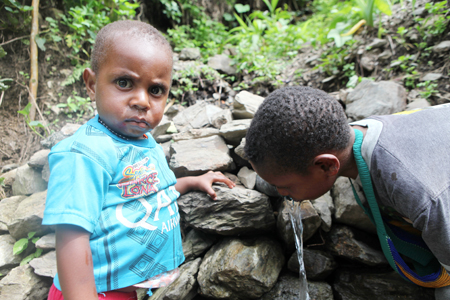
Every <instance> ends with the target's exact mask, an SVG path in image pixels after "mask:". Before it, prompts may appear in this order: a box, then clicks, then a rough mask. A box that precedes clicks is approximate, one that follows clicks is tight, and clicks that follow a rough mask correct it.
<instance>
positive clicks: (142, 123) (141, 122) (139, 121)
mask: <svg viewBox="0 0 450 300" xmlns="http://www.w3.org/2000/svg"><path fill="white" fill-rule="evenodd" d="M125 122H127V123H136V125H137V126H139V127H150V124H149V123H148V122H147V121H145V120H144V119H126V120H125Z"/></svg>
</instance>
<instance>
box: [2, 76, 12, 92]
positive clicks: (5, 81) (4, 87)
mask: <svg viewBox="0 0 450 300" xmlns="http://www.w3.org/2000/svg"><path fill="white" fill-rule="evenodd" d="M12 81H13V80H12V78H1V77H0V92H3V91H6V90H7V89H8V88H9V85H8V84H9V83H11V82H12Z"/></svg>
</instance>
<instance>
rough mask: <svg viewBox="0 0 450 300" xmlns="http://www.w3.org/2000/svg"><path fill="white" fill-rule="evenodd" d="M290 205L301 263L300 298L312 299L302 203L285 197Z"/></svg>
mask: <svg viewBox="0 0 450 300" xmlns="http://www.w3.org/2000/svg"><path fill="white" fill-rule="evenodd" d="M285 201H286V203H287V206H288V207H289V218H290V220H291V225H292V229H293V230H294V237H295V248H296V249H297V259H298V263H299V265H300V271H299V275H300V298H299V300H310V298H309V294H308V282H307V281H306V272H305V265H304V263H303V237H302V236H303V224H302V215H301V210H300V203H295V202H294V201H292V200H288V199H287V198H285Z"/></svg>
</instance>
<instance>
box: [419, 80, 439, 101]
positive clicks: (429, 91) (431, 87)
mask: <svg viewBox="0 0 450 300" xmlns="http://www.w3.org/2000/svg"><path fill="white" fill-rule="evenodd" d="M417 87H418V88H424V89H423V90H421V91H420V92H419V94H420V95H421V96H422V97H423V98H425V99H429V98H430V97H432V96H434V95H436V94H437V93H438V92H439V91H438V90H437V87H438V84H437V83H433V82H431V81H424V82H420V83H418V84H417Z"/></svg>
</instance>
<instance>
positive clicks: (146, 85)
mask: <svg viewBox="0 0 450 300" xmlns="http://www.w3.org/2000/svg"><path fill="white" fill-rule="evenodd" d="M172 63H173V62H172V49H171V47H170V45H169V43H168V42H167V40H166V39H165V38H164V37H163V36H162V35H161V34H160V33H159V32H158V30H156V29H155V28H154V27H152V26H151V25H149V24H146V23H144V22H139V21H117V22H114V23H111V24H108V25H106V26H105V27H103V28H102V29H101V30H100V31H99V33H98V35H97V38H96V41H95V45H94V49H93V51H92V58H91V65H92V68H87V69H86V70H85V71H84V73H83V79H84V82H85V84H86V88H87V92H88V94H89V97H90V98H91V100H95V101H96V103H97V111H98V114H99V117H100V119H101V121H102V122H103V123H104V124H105V125H106V126H107V127H109V129H110V130H112V131H114V132H116V133H117V134H119V135H123V136H125V137H127V138H135V139H138V138H142V137H143V135H144V134H145V133H146V132H148V131H149V130H151V129H153V128H155V127H156V126H157V125H158V124H159V122H160V121H161V119H162V116H163V113H164V107H165V104H166V100H167V97H168V95H169V89H170V86H171V83H172Z"/></svg>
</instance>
